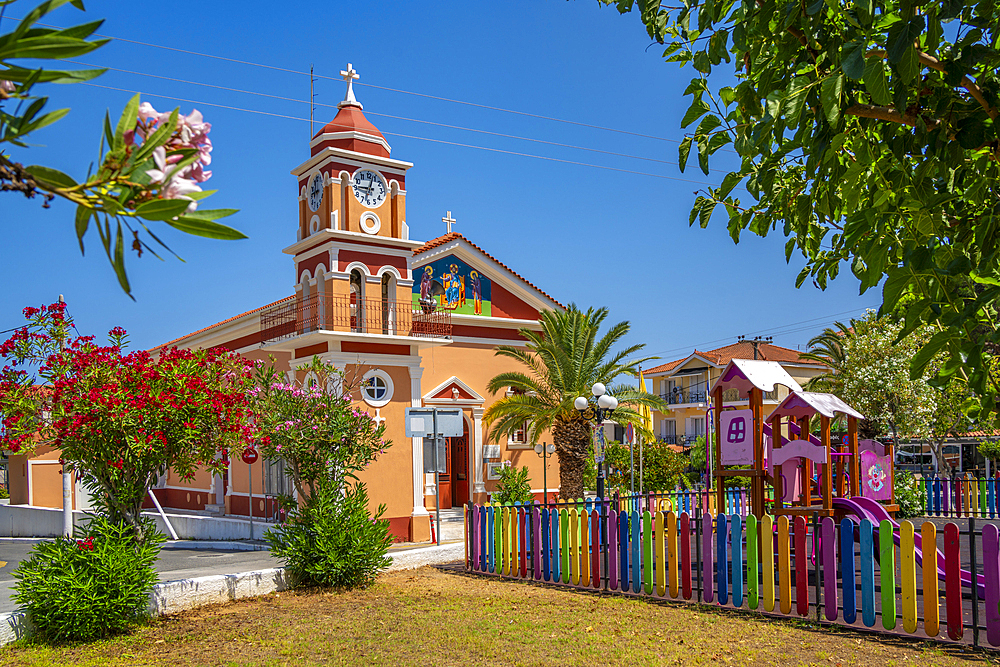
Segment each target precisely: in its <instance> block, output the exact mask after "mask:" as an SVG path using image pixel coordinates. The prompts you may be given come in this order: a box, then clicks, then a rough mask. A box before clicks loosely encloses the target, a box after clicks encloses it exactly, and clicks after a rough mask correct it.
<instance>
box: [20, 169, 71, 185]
mask: <svg viewBox="0 0 1000 667" xmlns="http://www.w3.org/2000/svg"><path fill="white" fill-rule="evenodd" d="M25 170H26V171H27V172H28V173H29V174H31V175H32V176H34V177H35V180H36V181H38V182H39V183H41V184H44V185H47V186H49V187H50V188H64V189H65V188H73V187H76V185H77V182H76V181H74V180H73V178H72V177H70V176H68V175H66V174H64V173H63V172H61V171H58V170H56V169H51V168H49V167H43V166H41V165H37V164H34V165H31V166H30V167H26V168H25Z"/></svg>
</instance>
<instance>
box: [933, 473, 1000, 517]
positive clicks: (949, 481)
mask: <svg viewBox="0 0 1000 667" xmlns="http://www.w3.org/2000/svg"><path fill="white" fill-rule="evenodd" d="M917 484H919V485H920V488H921V490H922V491H923V495H924V507H925V511H926V513H927V516H946V517H977V518H990V519H993V518H996V517H997V516H998V515H1000V508H998V507H997V505H998V503H1000V499H998V498H997V491H998V489H997V486H998V484H997V480H996V478H994V477H953V478H947V477H925V478H923V479H918V480H917Z"/></svg>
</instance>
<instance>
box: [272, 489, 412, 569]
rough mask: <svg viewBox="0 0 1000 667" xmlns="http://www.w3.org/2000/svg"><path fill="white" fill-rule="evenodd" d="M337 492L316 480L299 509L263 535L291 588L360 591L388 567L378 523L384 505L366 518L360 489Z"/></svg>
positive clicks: (382, 526)
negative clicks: (290, 580)
mask: <svg viewBox="0 0 1000 667" xmlns="http://www.w3.org/2000/svg"><path fill="white" fill-rule="evenodd" d="M342 488H343V486H340V485H337V484H334V483H332V482H328V481H321V482H320V483H318V484H317V485H316V490H315V493H314V494H313V495H312V496H311V497H310V499H309V502H308V503H307V504H306V505H305V506H304V507H302V508H297V509H293V510H292V511H291V512H290V513H289V515H288V520H287V521H286V522H285V523H283V524H281V525H279V526H276V527H274V528H272V529H271V530H270V531H268V532H267V535H266V536H265V537H266V539H267V541H268V543H269V544H270V545H271V553H272V554H273V555H274V556H276V557H278V558H280V559H282V560H283V561H284V562H285V566H286V567H287V568H288V570H289V571H290V572H291V573H292V575H293V577H294V578H295V581H296V585H299V586H324V587H329V588H365V587H367V586H369V585H371V584H372V583H374V581H375V576H376V575H377V574H378V573H379V571H380V570H384V569H385V568H387V567H389V564H390V563H391V562H392V559H391V558H389V557H388V556H386V552H387V551H388V550H389V545H391V544H392V536H391V535H390V534H389V522H388V521H387V520H384V519H382V515H383V514H384V513H385V505H379V507H378V510H377V511H376V512H375V516H371V515H370V514H369V513H368V492H367V491H366V490H365V485H364V484H362V483H360V482H358V483H356V484H355V485H354V486H348V487H347V488H346V490H345V491H340V489H342Z"/></svg>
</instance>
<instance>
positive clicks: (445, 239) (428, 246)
mask: <svg viewBox="0 0 1000 667" xmlns="http://www.w3.org/2000/svg"><path fill="white" fill-rule="evenodd" d="M456 239H462V240H463V241H465V242H466V243H468V244H469V245H470V246H472V247H473V248H475V249H476V250H478V251H479V252H481V253H482V254H483V255H485V256H486V257H489V258H490V259H492V260H493V261H494V262H496V263H497V264H499V265H500V266H502V267H503V268H505V269H507V270H508V271H510V272H511V273H512V274H514V275H515V276H517V278H518V279H520V280H522V281H524V282H525V283H527V284H528V285H530V286H531V287H532V288H534V289H535V290H537V291H539V292H541V293H542V294H544V295H545V296H546V297H548V298H549V299H551V300H552V301H553V302H554V303H555V304H556V305H557V306H559V307H560V308H566V306H564V305H562V304H561V303H559V302H558V301H556V300H555V299H554V298H552V295H550V294H549V293H548V292H546V291H544V290H542V289H539V288H538V286H536V285H535V284H533V283H532V282H531V281H530V280H527V279H526V278H524V276H522V275H521V274H519V273H518V272H517V271H515V270H514V269H512V268H510V267H509V266H507V265H506V264H504V263H503V262H501V261H500V260H499V259H497V258H496V257H494V256H493V255H491V254H490V253H488V252H486V251H485V250H483V249H482V248H480V247H479V246H477V245H476V244H475V243H473V242H472V241H470V240H469V239H467V238H465V237H464V236H462V235H461V234H459V233H458V232H451V233H449V234H445V235H444V236H439V237H437V238H436V239H431V240H430V241H428V242H427V243H425V244H423V245H422V246H420V247H419V248H417V249H416V250H414V251H413V256H414V257H416V256H417V255H422V254H423V253H425V252H427V251H429V250H433V249H434V248H437V247H439V246H443V245H444V244H446V243H451V242H452V241H454V240H456Z"/></svg>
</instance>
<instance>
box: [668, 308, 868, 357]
mask: <svg viewBox="0 0 1000 667" xmlns="http://www.w3.org/2000/svg"><path fill="white" fill-rule="evenodd" d="M869 308H871V306H865V307H862V308H852V309H851V310H845V311H843V312H840V313H833V314H831V315H822V316H820V317H814V318H812V319H808V320H802V321H800V322H790V323H788V324H783V325H780V326H777V327H772V328H770V329H758V330H757V331H751V332H750V334H764V333H769V334H772V335H778V336H781V335H787V334H790V333H798V332H800V331H808V330H809V329H814V328H815V327H816V325H815V324H809V323H810V322H812V323H815V322H818V321H821V320H824V321H827V322H829V321H831V320H832V318H834V317H839V316H841V315H848V314H850V313H856V312H858V311H861V310H868V309H869ZM800 325H807V326H800ZM793 327H794V328H793ZM734 338H736V336H726V337H725V338H716V339H715V340H709V341H702V342H700V343H695V344H693V345H685V346H683V347H675V348H673V349H670V350H661V351H659V352H653V353H652V355H653V356H659V355H661V354H671V353H673V352H682V351H684V350H696V349H698V348H699V347H702V346H707V345H713V344H715V343H721V342H722V341H727V340H732V339H734Z"/></svg>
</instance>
